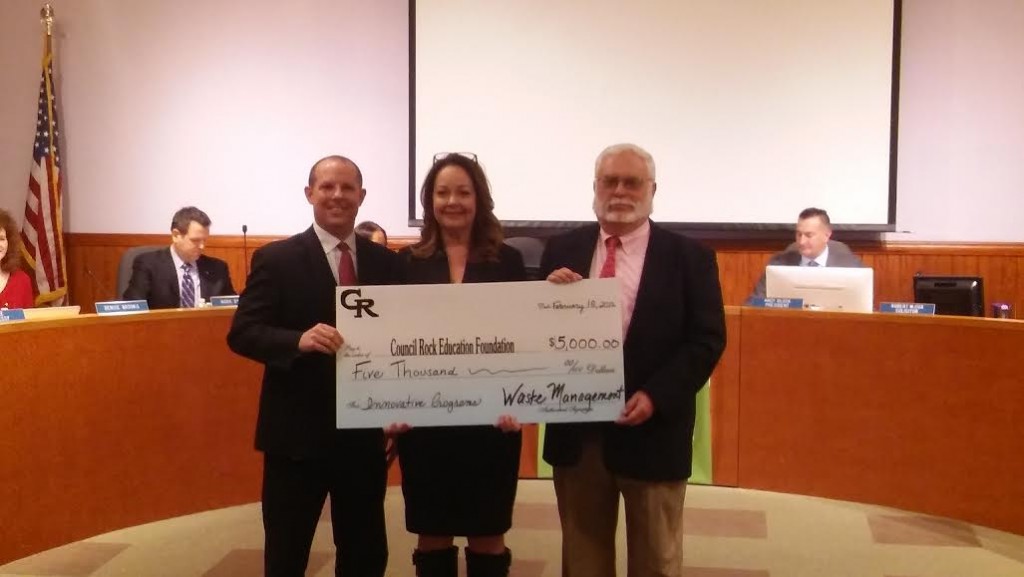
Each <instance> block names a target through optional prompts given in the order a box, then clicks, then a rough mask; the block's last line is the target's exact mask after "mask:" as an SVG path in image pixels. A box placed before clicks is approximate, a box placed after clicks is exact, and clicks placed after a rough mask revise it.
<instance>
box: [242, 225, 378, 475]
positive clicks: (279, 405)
mask: <svg viewBox="0 0 1024 577" xmlns="http://www.w3.org/2000/svg"><path fill="white" fill-rule="evenodd" d="M395 260H396V255H395V253H393V252H391V251H390V250H388V249H387V248H385V247H382V246H380V245H377V244H374V243H372V242H370V241H369V240H366V239H365V238H363V237H361V236H358V235H357V236H356V262H357V265H356V266H357V267H358V270H357V271H356V274H357V276H358V278H359V283H360V284H364V285H376V284H390V283H391V281H392V278H393V276H394V263H395ZM336 286H337V283H336V282H335V280H334V276H333V274H332V272H331V265H330V264H328V262H327V257H326V255H325V254H324V250H323V246H322V245H321V244H320V240H319V239H318V238H317V236H316V233H315V232H314V231H313V228H312V227H310V228H309V229H307V230H306V231H305V232H303V233H301V234H298V235H295V236H292V237H290V238H287V239H285V240H281V241H277V242H273V243H270V244H268V245H266V246H264V247H262V248H260V249H259V250H257V251H256V252H255V253H254V254H253V257H252V269H251V272H250V273H249V278H248V280H247V281H246V285H245V291H244V292H243V293H242V295H241V298H240V299H239V302H238V310H237V311H235V316H234V320H233V321H232V323H231V330H230V332H229V333H228V346H230V347H231V350H233V351H235V352H236V353H238V354H240V355H242V356H244V357H248V358H250V359H253V360H255V361H258V362H260V363H263V364H264V365H265V369H264V373H263V389H262V392H261V393H260V410H259V418H258V421H257V424H256V448H257V449H259V450H261V451H264V452H267V453H274V454H278V455H286V456H291V457H296V458H307V457H326V456H328V455H329V454H330V453H331V448H332V447H334V446H335V441H336V439H337V435H339V434H341V433H339V431H338V430H337V428H336V426H335V420H336V418H335V410H336V409H335V372H336V368H335V367H336V360H335V356H334V355H325V354H322V353H300V352H299V337H301V336H302V333H303V332H305V331H306V330H308V329H310V328H312V327H313V326H314V325H316V324H317V323H324V324H328V325H331V326H335V317H336V315H335V311H336V307H335V302H334V291H335V288H336ZM359 434H366V435H367V437H368V438H369V437H370V436H374V435H376V436H381V435H382V431H381V430H380V429H376V430H372V431H371V430H365V431H360V432H359ZM381 439H382V437H381ZM382 442H383V441H382ZM381 447H383V444H381Z"/></svg>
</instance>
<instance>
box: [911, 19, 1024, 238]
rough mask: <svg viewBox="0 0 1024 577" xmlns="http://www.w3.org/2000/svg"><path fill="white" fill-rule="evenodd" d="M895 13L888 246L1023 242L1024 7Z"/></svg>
mask: <svg viewBox="0 0 1024 577" xmlns="http://www.w3.org/2000/svg"><path fill="white" fill-rule="evenodd" d="M903 6H904V8H903V58H902V62H903V66H902V71H901V82H900V102H901V104H900V126H899V131H900V134H899V138H900V147H899V157H900V158H899V172H898V178H897V190H898V203H897V209H896V210H897V212H896V214H897V220H898V225H899V228H900V230H908V231H912V234H909V235H896V238H901V239H902V238H909V239H927V240H948V241H970V240H976V241H1024V225H1022V223H1021V217H1022V216H1024V2H1021V1H1020V0H973V1H972V0H906V1H905V2H904V3H903Z"/></svg>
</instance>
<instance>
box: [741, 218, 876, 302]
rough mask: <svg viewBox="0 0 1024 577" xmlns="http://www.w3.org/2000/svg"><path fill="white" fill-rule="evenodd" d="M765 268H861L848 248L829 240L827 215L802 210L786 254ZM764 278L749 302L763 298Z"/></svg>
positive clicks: (778, 256)
mask: <svg viewBox="0 0 1024 577" xmlns="http://www.w3.org/2000/svg"><path fill="white" fill-rule="evenodd" d="M768 266H831V267H847V268H860V267H863V266H864V263H863V262H861V260H860V259H859V258H857V255H855V254H853V251H851V250H850V247H848V246H846V245H845V244H843V243H841V242H839V241H838V240H832V221H831V219H829V217H828V213H827V212H825V211H824V210H822V209H820V208H813V207H812V208H805V209H804V210H802V211H801V212H800V216H799V218H797V221H796V241H794V242H793V244H791V245H789V246H788V247H786V250H784V251H782V252H779V253H776V254H774V255H772V258H771V259H770V260H769V261H768ZM766 282H767V278H766V274H765V273H761V278H760V279H759V280H758V281H757V285H756V286H755V287H754V292H753V293H751V295H750V296H749V297H747V301H748V302H749V301H750V300H751V299H754V298H764V297H765V294H766V291H765V283H766Z"/></svg>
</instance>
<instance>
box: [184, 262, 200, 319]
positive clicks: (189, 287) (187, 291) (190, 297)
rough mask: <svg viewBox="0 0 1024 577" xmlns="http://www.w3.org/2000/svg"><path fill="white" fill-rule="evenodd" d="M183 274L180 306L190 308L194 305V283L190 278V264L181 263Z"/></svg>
mask: <svg viewBox="0 0 1024 577" xmlns="http://www.w3.org/2000/svg"><path fill="white" fill-rule="evenodd" d="M181 270H183V271H185V274H184V275H182V277H181V308H183V309H190V308H193V307H195V306H196V285H195V281H193V280H192V265H191V264H189V263H185V264H183V265H181Z"/></svg>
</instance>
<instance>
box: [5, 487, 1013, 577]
mask: <svg viewBox="0 0 1024 577" xmlns="http://www.w3.org/2000/svg"><path fill="white" fill-rule="evenodd" d="M326 511H327V510H326V509H325V513H324V517H323V518H322V522H321V524H320V527H319V528H318V530H317V535H316V538H315V541H314V545H313V553H312V555H311V558H310V565H309V569H308V571H307V572H306V575H307V576H308V577H314V576H315V577H331V576H333V575H334V553H333V545H332V543H331V530H330V516H329V514H328V513H327V512H326ZM387 512H388V531H389V539H390V545H391V562H390V565H389V568H388V575H389V576H393V577H406V576H412V575H413V574H414V573H413V568H412V564H411V561H410V555H411V551H412V544H413V536H411V535H409V534H408V533H406V532H405V526H404V518H403V506H402V495H401V491H400V490H399V489H397V488H391V489H389V493H388V497H387ZM0 522H2V521H0ZM685 530H686V545H685V546H686V565H687V572H686V575H687V577H803V576H807V577H812V576H813V577H819V576H828V577H844V576H850V577H854V576H856V577H1021V576H1024V537H1022V536H1018V535H1011V534H1008V533H1004V532H1000V531H995V530H992V529H986V528H984V527H977V526H973V525H969V524H966V523H962V522H958V521H952V520H948V519H940V518H934V517H928V516H924V515H918V514H914V513H908V512H903V511H897V510H893V509H887V508H884V507H876V506H870V505H860V504H856V503H847V502H842V501H830V500H825V499H817V498H811V497H801V496H795V495H785V494H779V493H766V492H759V491H748V490H743V489H730V488H723V487H705V486H696V485H695V486H691V487H690V489H689V490H688V491H687V511H686V520H685ZM508 541H509V547H510V548H511V549H512V551H513V556H514V563H513V568H512V575H513V576H515V577H557V576H558V575H559V547H560V539H559V531H558V514H557V512H556V510H555V505H554V491H553V489H552V486H551V482H550V481H542V480H537V481H521V482H520V484H519V496H518V500H517V503H516V512H515V518H514V523H513V529H512V531H511V532H510V533H509V536H508ZM262 546H263V529H262V525H261V522H260V510H259V504H251V505H244V506H241V507H232V508H229V509H222V510H218V511H208V512H205V513H200V514H197V515H189V516H186V517H179V518H176V519H170V520H166V521H161V522H157V523H151V524H148V525H142V526H139V527H132V528H128V529H123V530H120V531H115V532H113V533H108V534H105V535H99V536H96V537H93V538H91V539H87V540H85V541H80V542H78V543H72V544H69V545H65V546H63V547H59V548H57V549H53V550H50V551H46V552H43V553H40V554H38V555H34V556H32V557H28V558H25V559H21V560H18V561H15V562H13V563H10V564H8V565H4V566H2V567H0V576H2V577H11V576H26V577H27V576H32V577H86V576H88V577H112V576H121V577H125V576H128V577H163V576H167V577H171V576H174V577H234V576H249V575H261V574H262V550H261V548H262ZM623 547H624V536H623V534H622V531H621V527H620V536H619V552H620V559H619V574H620V575H625V565H624V559H623V558H622V552H623V551H624V549H623Z"/></svg>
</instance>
